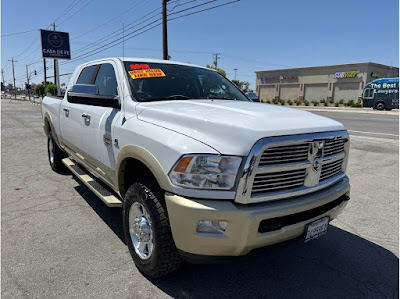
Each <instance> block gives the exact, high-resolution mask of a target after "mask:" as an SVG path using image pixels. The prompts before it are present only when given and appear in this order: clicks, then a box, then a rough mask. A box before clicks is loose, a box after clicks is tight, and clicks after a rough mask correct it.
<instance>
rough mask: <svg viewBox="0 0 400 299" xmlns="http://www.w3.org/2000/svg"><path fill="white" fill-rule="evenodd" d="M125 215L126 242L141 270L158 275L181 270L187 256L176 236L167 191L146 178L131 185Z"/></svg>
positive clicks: (125, 201)
mask: <svg viewBox="0 0 400 299" xmlns="http://www.w3.org/2000/svg"><path fill="white" fill-rule="evenodd" d="M135 209H136V212H135ZM122 214H123V226H124V232H125V239H126V243H127V245H128V248H129V252H130V254H131V256H132V259H133V261H134V262H135V265H136V267H137V268H138V269H139V271H141V272H142V273H143V274H145V275H147V276H149V277H152V278H158V277H163V276H167V275H170V274H172V273H174V272H176V271H177V270H179V268H180V267H181V266H182V265H183V259H182V257H181V256H180V254H179V253H178V250H177V249H176V246H175V243H174V240H173V238H172V233H171V227H170V224H169V220H168V214H167V208H166V206H165V202H164V200H163V191H162V190H161V189H160V188H159V187H158V186H157V184H155V183H153V182H150V181H145V182H137V183H134V184H133V185H131V186H130V187H129V189H128V191H127V192H126V194H125V198H124V203H123V208H122ZM140 243H143V244H145V245H143V244H140ZM141 245H142V246H141Z"/></svg>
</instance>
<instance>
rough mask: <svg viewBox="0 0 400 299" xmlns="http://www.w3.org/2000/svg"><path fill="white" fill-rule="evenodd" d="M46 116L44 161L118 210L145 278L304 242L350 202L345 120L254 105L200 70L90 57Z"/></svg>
mask: <svg viewBox="0 0 400 299" xmlns="http://www.w3.org/2000/svg"><path fill="white" fill-rule="evenodd" d="M42 112H43V117H44V128H45V132H46V135H47V136H48V158H49V163H50V166H51V168H52V169H53V170H55V171H60V170H62V169H63V167H65V166H66V167H68V168H69V169H70V170H71V171H72V172H73V173H74V174H75V175H76V176H77V177H78V178H79V179H81V180H82V182H83V183H84V184H85V185H86V186H88V188H90V189H91V190H92V191H93V192H94V193H95V194H96V195H97V196H98V197H99V198H100V199H102V200H103V201H104V203H105V204H106V205H108V206H110V207H122V218H123V226H124V230H125V237H126V243H127V244H128V247H129V251H130V253H131V255H132V258H133V260H134V262H135V263H136V265H137V267H138V268H139V269H140V270H141V271H142V272H143V273H145V274H146V275H149V276H151V277H160V276H164V275H167V274H169V273H171V272H174V271H176V270H177V269H178V268H179V267H180V266H181V265H182V262H183V260H184V259H187V260H193V259H196V258H198V257H202V258H210V259H211V258H216V257H217V258H219V257H224V256H240V255H245V254H247V253H249V252H250V251H251V250H252V249H255V248H259V247H263V246H267V245H270V244H274V243H278V242H282V241H286V240H289V239H292V238H297V237H300V236H303V238H304V240H305V242H308V241H310V240H312V239H315V238H316V237H319V236H321V235H324V234H325V233H326V232H327V230H328V226H329V222H330V221H331V220H332V219H333V218H335V217H336V216H337V215H338V214H339V213H340V212H341V211H342V210H343V208H344V207H345V206H346V204H347V202H348V200H349V199H350V197H349V192H350V185H349V179H348V177H347V176H346V174H345V171H346V165H347V160H348V157H349V136H348V134H347V131H346V130H345V128H344V127H343V125H342V124H340V123H338V122H337V121H334V120H331V119H328V118H325V117H321V116H317V115H314V114H312V113H310V112H305V111H301V110H297V109H292V108H285V107H278V106H274V105H267V104H259V103H253V102H251V101H249V99H248V98H247V97H246V96H245V95H244V94H243V93H242V92H241V91H240V90H239V89H238V88H237V87H236V86H235V85H234V84H233V83H231V82H230V81H229V80H227V79H226V78H224V77H223V76H221V75H220V74H219V73H218V72H216V71H214V70H210V69H207V68H204V67H200V66H194V65H189V64H185V63H179V62H173V61H163V60H153V59H142V58H125V59H121V58H109V59H101V60H96V61H91V62H88V63H85V64H82V65H80V66H78V67H77V68H76V70H75V71H74V73H73V75H72V77H71V81H70V83H69V84H68V87H67V93H66V95H65V96H64V97H63V98H61V97H53V96H47V97H45V98H44V100H43V105H42ZM100 242H101V241H100ZM99 244H100V243H99Z"/></svg>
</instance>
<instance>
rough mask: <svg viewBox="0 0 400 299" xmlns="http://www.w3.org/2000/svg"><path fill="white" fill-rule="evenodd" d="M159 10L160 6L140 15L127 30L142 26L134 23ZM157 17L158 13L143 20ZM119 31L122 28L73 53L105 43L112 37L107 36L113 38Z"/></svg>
mask: <svg viewBox="0 0 400 299" xmlns="http://www.w3.org/2000/svg"><path fill="white" fill-rule="evenodd" d="M158 10H160V7H159V8H156V9H155V10H152V11H151V12H149V13H147V14H146V15H144V16H142V17H140V18H139V19H136V20H135V21H133V22H131V23H129V24H128V25H127V26H125V30H127V28H129V27H130V28H129V29H128V30H131V29H133V28H136V27H137V26H140V24H138V25H135V26H133V24H135V23H137V22H139V21H140V20H142V19H144V18H145V17H147V16H149V15H151V14H153V13H154V12H156V11H158ZM155 17H156V15H154V16H152V17H149V18H147V19H145V20H143V22H146V21H149V20H151V19H153V18H155ZM159 19H161V18H159ZM119 31H121V29H117V30H115V31H113V32H112V33H109V34H107V35H106V36H104V37H102V38H100V39H98V40H96V41H94V42H92V43H90V44H89V45H86V46H85V47H82V48H79V49H78V50H77V51H74V52H73V53H74V54H77V53H80V52H83V51H86V50H88V49H90V48H93V47H95V46H99V44H101V43H104V42H106V41H107V40H109V39H110V38H107V37H111V38H112V37H113V35H114V33H117V32H119ZM135 32H136V31H135ZM120 34H121V32H120V33H117V34H116V35H114V37H116V36H118V35H120ZM95 50H96V49H95Z"/></svg>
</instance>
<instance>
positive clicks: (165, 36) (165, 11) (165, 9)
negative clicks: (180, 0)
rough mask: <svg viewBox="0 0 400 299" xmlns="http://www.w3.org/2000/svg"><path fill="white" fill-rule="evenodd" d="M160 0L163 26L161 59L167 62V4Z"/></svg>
mask: <svg viewBox="0 0 400 299" xmlns="http://www.w3.org/2000/svg"><path fill="white" fill-rule="evenodd" d="M168 1H169V0H162V19H163V22H162V25H163V59H164V60H168V59H169V57H168V37H167V2H168Z"/></svg>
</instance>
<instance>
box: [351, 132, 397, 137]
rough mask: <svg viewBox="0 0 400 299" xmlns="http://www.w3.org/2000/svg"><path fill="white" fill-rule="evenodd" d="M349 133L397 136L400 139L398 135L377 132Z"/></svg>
mask: <svg viewBox="0 0 400 299" xmlns="http://www.w3.org/2000/svg"><path fill="white" fill-rule="evenodd" d="M347 132H354V133H364V134H373V135H386V136H396V137H399V135H396V134H388V133H375V132H364V131H354V130H347Z"/></svg>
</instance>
